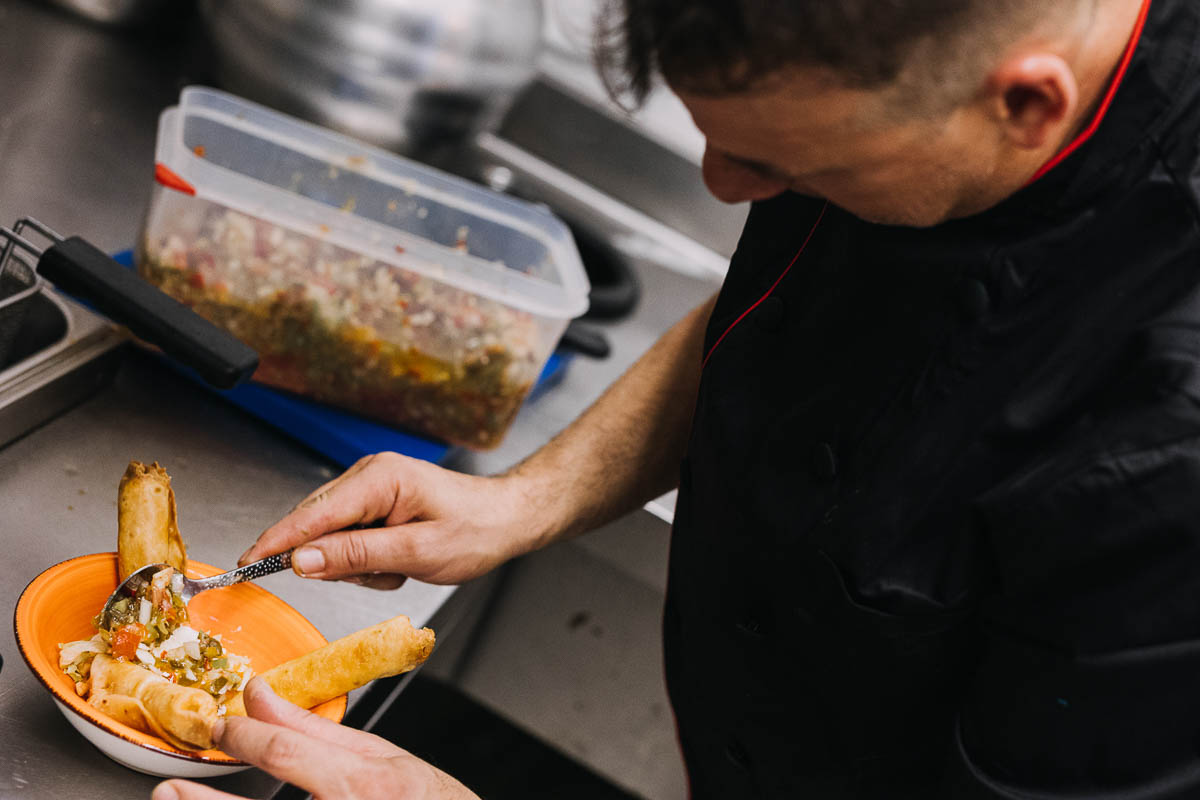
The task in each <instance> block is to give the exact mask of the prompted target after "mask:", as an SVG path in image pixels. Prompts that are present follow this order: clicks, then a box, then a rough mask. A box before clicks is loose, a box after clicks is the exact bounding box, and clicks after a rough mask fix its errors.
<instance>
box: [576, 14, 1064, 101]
mask: <svg viewBox="0 0 1200 800" xmlns="http://www.w3.org/2000/svg"><path fill="white" fill-rule="evenodd" d="M1075 4H1076V3H1075V2H1074V0H1072V1H1071V2H1067V0H1045V1H1044V2H1043V0H607V8H606V10H605V11H604V12H602V16H601V20H600V27H599V29H598V31H599V32H598V34H597V39H596V56H597V64H598V66H599V68H600V71H601V74H602V75H603V77H604V80H605V84H606V85H607V87H608V89H609V92H610V93H611V94H612V95H613V96H614V97H628V96H630V95H632V96H633V98H634V99H635V100H636V101H638V102H640V101H641V100H643V99H644V98H645V96H646V94H647V93H648V92H649V90H650V88H651V87H652V85H653V82H654V76H655V73H661V75H662V76H663V77H664V78H666V79H667V81H668V82H669V83H671V84H672V85H673V86H675V87H676V88H682V89H685V90H687V91H693V92H697V93H704V94H723V93H732V92H737V91H741V90H744V89H748V88H750V87H751V86H753V85H754V84H755V83H756V82H758V81H759V80H761V79H763V78H765V77H767V76H769V75H771V74H773V73H776V72H778V71H780V70H782V69H784V68H787V67H792V66H801V67H824V68H827V70H829V71H830V72H831V73H832V74H833V75H835V76H836V77H837V79H838V80H839V82H842V83H845V84H846V85H850V86H854V87H862V88H872V87H878V86H880V85H883V84H887V83H890V82H892V81H895V80H896V79H897V78H898V77H899V76H900V75H901V73H902V72H903V71H904V69H905V67H906V65H907V64H908V63H909V61H910V59H911V58H912V57H913V56H914V52H915V51H917V50H918V49H920V51H921V54H922V57H923V58H924V60H925V61H926V62H929V63H923V64H922V66H923V67H927V68H928V69H926V70H925V71H926V72H928V71H932V72H933V73H934V74H935V75H936V76H937V77H936V79H937V80H939V81H940V82H941V83H956V84H961V83H962V82H963V81H964V80H965V79H967V78H969V77H972V78H973V77H976V76H971V75H968V73H970V72H971V68H972V67H974V66H975V64H967V63H965V62H967V61H970V60H972V59H976V60H977V58H978V55H977V54H978V53H979V49H980V48H979V45H980V44H981V43H986V42H988V41H989V40H994V39H996V34H997V33H998V32H999V31H1000V30H1001V29H1002V30H1003V31H1005V32H1009V33H1012V32H1019V31H1020V30H1021V29H1022V28H1024V29H1028V27H1030V26H1031V25H1032V24H1033V21H1034V20H1036V19H1037V16H1036V14H1037V13H1038V10H1039V9H1040V10H1041V11H1042V13H1044V12H1045V11H1046V10H1048V9H1049V10H1053V9H1054V7H1055V6H1058V7H1060V8H1061V7H1064V6H1068V5H1075ZM1010 29H1011V30H1010ZM967 32H970V33H975V32H978V33H979V36H978V37H975V38H978V39H980V40H981V41H974V42H965V41H964V39H970V38H971V37H964V36H963V35H962V34H963V33H967ZM931 53H932V54H935V55H936V56H937V57H936V58H931V57H930V54H931ZM934 62H936V63H934Z"/></svg>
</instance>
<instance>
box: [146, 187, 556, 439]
mask: <svg viewBox="0 0 1200 800" xmlns="http://www.w3.org/2000/svg"><path fill="white" fill-rule="evenodd" d="M190 226H191V223H188V225H185V224H184V223H182V222H181V223H180V225H179V228H177V229H174V228H173V229H172V230H169V231H168V230H165V229H164V230H157V229H156V230H155V231H154V232H153V235H151V234H150V233H148V234H147V235H146V236H145V237H144V239H143V240H142V242H141V244H140V246H139V248H138V251H137V255H136V258H137V265H138V271H139V273H140V274H141V275H142V277H144V278H145V279H146V280H148V281H149V282H150V283H153V284H155V285H156V286H158V287H159V288H160V289H162V290H163V291H164V292H166V293H167V294H169V295H171V296H172V297H174V298H175V299H176V300H179V301H180V302H181V303H183V304H185V305H187V306H189V307H191V308H192V309H193V310H194V311H195V312H196V313H198V314H200V315H201V316H203V317H205V318H207V319H208V320H209V321H211V322H213V323H215V324H217V325H219V326H221V327H223V328H225V329H226V330H228V331H229V332H230V333H232V334H233V335H234V336H237V337H238V338H239V339H241V340H242V341H244V342H245V343H246V344H248V345H250V346H251V347H253V348H254V349H255V350H257V351H258V353H259V368H258V371H257V372H256V373H255V376H254V377H255V379H256V380H258V381H260V382H263V383H267V384H270V385H272V386H276V387H278V388H281V389H285V390H287V391H290V392H295V393H297V394H302V395H305V396H308V397H311V398H314V399H316V400H318V401H321V402H324V403H329V404H332V405H336V406H341V407H342V408H346V409H349V410H351V411H354V412H356V413H359V414H362V415H364V416H367V417H372V418H375V419H378V420H381V421H384V422H387V423H390V424H395V425H401V426H404V427H409V428H414V429H416V430H418V431H419V432H422V433H426V434H429V435H431V436H434V437H437V438H439V439H444V440H446V441H450V442H454V443H457V444H463V445H466V446H468V447H474V448H480V449H487V448H490V447H494V446H496V445H497V444H499V443H500V440H501V438H502V437H503V435H504V433H505V432H506V431H507V429H508V427H509V425H510V424H511V423H512V421H513V419H514V418H515V416H516V414H517V411H518V410H519V408H520V406H521V403H522V402H523V401H524V399H525V396H526V395H527V394H528V393H529V390H530V388H531V387H532V386H533V383H534V382H535V380H536V379H537V374H538V370H539V368H540V366H541V363H542V359H543V357H544V354H545V348H546V345H545V343H544V342H542V341H541V338H542V336H543V333H542V331H541V329H540V327H539V324H538V321H537V319H536V318H535V317H534V316H533V315H531V314H528V313H526V312H522V311H518V310H516V309H514V308H511V307H509V306H507V305H505V304H503V303H499V302H496V301H493V300H489V299H486V298H484V297H481V296H479V295H476V294H474V293H472V292H470V291H466V290H463V289H460V288H457V287H455V286H452V285H450V284H448V283H445V282H442V281H438V280H434V279H432V278H430V277H428V276H426V275H424V274H421V273H420V272H418V271H416V270H408V269H403V268H400V267H397V266H394V265H390V264H385V263H382V262H380V261H377V260H375V259H372V258H370V257H368V256H364V255H361V254H358V253H354V252H352V251H350V250H346V249H344V248H341V247H338V246H335V245H333V244H331V243H330V242H327V241H322V240H320V239H319V238H315V237H310V236H305V235H301V234H298V233H295V232H293V231H289V230H287V229H285V228H282V227H280V226H278V225H274V224H271V223H269V222H266V221H264V220H261V219H255V218H253V217H249V216H246V215H244V214H239V213H237V212H234V211H231V210H228V209H224V208H223V207H221V206H217V205H213V206H212V207H211V209H210V210H209V211H208V213H207V214H204V215H203V216H202V221H201V222H200V224H199V226H198V227H190ZM185 228H186V229H185ZM468 233H469V232H468V231H467V230H466V229H465V228H464V229H460V230H459V232H458V239H457V242H458V244H457V246H456V247H455V248H454V249H455V250H456V251H457V252H460V253H465V252H466V250H467V236H468ZM396 249H397V251H398V252H401V253H404V248H402V247H397V248H396ZM404 257H405V258H410V259H411V258H413V256H411V255H409V254H405V256H404Z"/></svg>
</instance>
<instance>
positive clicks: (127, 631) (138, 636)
mask: <svg viewBox="0 0 1200 800" xmlns="http://www.w3.org/2000/svg"><path fill="white" fill-rule="evenodd" d="M145 638H146V626H145V625H142V624H141V623H139V622H133V623H130V624H129V625H122V626H121V627H119V628H117V630H116V632H114V633H113V636H112V645H111V646H112V652H113V655H115V656H123V657H125V658H127V659H129V660H130V661H133V660H134V659H136V658H137V647H138V645H139V644H141V642H142V639H145Z"/></svg>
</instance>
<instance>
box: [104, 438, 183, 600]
mask: <svg viewBox="0 0 1200 800" xmlns="http://www.w3.org/2000/svg"><path fill="white" fill-rule="evenodd" d="M147 564H170V565H171V566H172V567H174V568H175V569H177V570H179V571H180V572H183V571H184V570H185V569H186V567H187V550H186V548H185V547H184V544H183V537H182V536H180V534H179V525H178V524H177V523H176V521H175V492H174V491H173V490H172V489H171V478H170V476H169V475H167V471H166V470H165V469H163V468H162V467H160V466H159V465H158V462H157V461H156V462H154V463H153V464H151V465H149V466H147V465H145V464H143V463H141V462H140V461H130V462H129V467H128V468H127V469H126V470H125V475H124V476H123V477H122V478H121V485H120V488H119V489H118V490H117V580H122V581H123V580H125V578H127V577H128V576H129V574H130V573H131V572H134V571H135V570H137V569H139V568H141V567H144V566H146V565H147Z"/></svg>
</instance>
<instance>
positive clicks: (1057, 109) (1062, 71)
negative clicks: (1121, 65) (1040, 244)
mask: <svg viewBox="0 0 1200 800" xmlns="http://www.w3.org/2000/svg"><path fill="white" fill-rule="evenodd" d="M618 5H619V6H621V8H620V10H619V13H617V14H615V15H614V16H612V17H610V19H614V20H619V21H620V22H619V24H618V25H617V26H615V27H614V28H612V30H611V31H609V33H610V34H611V35H610V36H609V37H608V38H607V39H605V40H603V41H604V44H603V45H602V47H601V51H600V52H601V65H602V67H603V68H604V69H605V71H606V74H607V75H608V76H609V77H610V82H611V83H614V85H615V86H616V88H618V89H622V90H625V91H630V92H632V93H633V94H634V95H635V96H638V97H641V96H643V95H644V93H645V92H646V91H647V90H648V88H649V86H650V84H651V80H652V76H653V75H654V74H655V73H656V72H658V73H661V74H662V76H663V77H664V78H665V79H666V81H667V83H668V84H669V85H670V86H671V88H672V89H674V90H675V92H676V93H677V94H678V95H679V96H680V97H681V98H682V100H683V102H684V104H685V105H686V106H687V107H688V109H689V110H690V111H691V113H692V116H693V118H694V119H695V121H696V124H697V125H698V126H699V128H700V130H701V132H702V133H703V134H704V135H705V136H706V137H707V139H708V147H707V151H706V153H705V158H704V173H705V179H706V181H707V183H708V185H709V188H710V189H711V190H712V191H713V193H714V194H715V195H717V197H719V198H721V199H723V200H727V201H730V202H736V201H742V200H754V199H762V198H765V197H770V196H773V195H775V194H778V193H780V192H782V191H785V190H788V189H791V190H794V191H798V192H801V193H804V194H811V195H817V196H821V197H825V198H828V199H829V200H830V201H831V202H833V203H834V204H835V205H837V206H839V207H841V208H844V209H846V210H847V211H850V212H852V213H855V214H857V215H859V216H861V217H863V218H865V219H869V220H872V221H878V222H885V223H892V224H905V225H931V224H935V223H937V222H941V221H943V220H945V219H948V218H952V217H960V216H965V215H968V214H972V213H976V212H978V211H981V210H983V209H986V208H988V207H990V206H992V205H994V204H995V203H997V202H999V201H1000V200H1002V199H1003V198H1004V197H1007V196H1008V195H1010V194H1012V193H1013V192H1014V191H1016V190H1017V189H1018V188H1020V186H1021V185H1023V184H1024V183H1025V182H1026V181H1027V180H1028V178H1029V177H1030V175H1032V174H1033V172H1034V171H1035V170H1036V169H1037V168H1038V167H1039V166H1040V165H1041V164H1042V163H1044V162H1045V161H1046V160H1048V159H1049V158H1050V157H1051V156H1053V155H1054V153H1055V152H1056V151H1057V150H1058V149H1059V148H1061V147H1062V146H1063V145H1064V144H1065V143H1066V142H1067V141H1068V140H1069V139H1070V137H1071V136H1072V135H1074V133H1075V132H1076V131H1077V130H1078V128H1079V126H1080V123H1081V121H1082V120H1084V118H1085V116H1086V114H1087V113H1088V112H1089V110H1090V106H1091V105H1092V104H1093V103H1094V101H1095V100H1096V98H1097V97H1098V96H1099V94H1100V93H1101V92H1102V91H1103V89H1104V86H1105V85H1106V83H1107V81H1108V79H1109V78H1110V77H1111V73H1112V69H1113V66H1114V65H1115V64H1116V61H1117V60H1119V57H1120V53H1121V50H1122V49H1123V47H1124V45H1125V43H1126V41H1127V40H1128V37H1129V33H1130V31H1131V29H1132V27H1133V23H1134V21H1135V20H1136V15H1137V10H1138V7H1139V6H1140V0H699V1H697V0H620V2H618ZM614 76H619V77H618V80H617V81H616V82H612V81H611V79H612V78H613V77H614ZM621 78H623V80H621Z"/></svg>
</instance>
